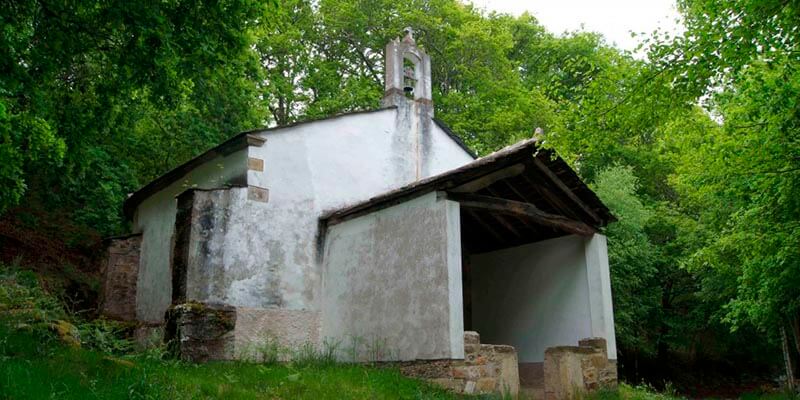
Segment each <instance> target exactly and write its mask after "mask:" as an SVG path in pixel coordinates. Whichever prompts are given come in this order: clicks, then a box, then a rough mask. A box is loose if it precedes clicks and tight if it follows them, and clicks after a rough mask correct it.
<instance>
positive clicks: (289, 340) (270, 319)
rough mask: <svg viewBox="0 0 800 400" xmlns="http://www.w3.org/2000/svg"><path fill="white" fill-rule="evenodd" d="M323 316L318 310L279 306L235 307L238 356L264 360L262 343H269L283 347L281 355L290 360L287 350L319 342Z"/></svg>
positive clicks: (235, 337) (279, 357) (278, 347)
mask: <svg viewBox="0 0 800 400" xmlns="http://www.w3.org/2000/svg"><path fill="white" fill-rule="evenodd" d="M319 320H320V316H319V312H317V311H309V310H286V309H280V308H246V307H237V308H236V327H235V328H234V332H233V334H234V341H235V349H236V350H235V352H236V354H235V357H236V358H239V359H249V360H253V361H262V359H261V358H263V354H260V351H259V347H260V346H262V347H263V345H264V344H267V343H269V345H271V346H275V347H276V348H277V349H279V350H284V351H280V353H281V354H278V359H280V360H281V361H288V360H289V356H290V354H287V352H286V351H285V350H292V349H299V348H301V347H302V346H307V345H309V344H312V345H315V346H316V345H318V344H319V343H321V339H320V321H319Z"/></svg>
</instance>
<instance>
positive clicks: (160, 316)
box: [133, 150, 247, 323]
mask: <svg viewBox="0 0 800 400" xmlns="http://www.w3.org/2000/svg"><path fill="white" fill-rule="evenodd" d="M246 168H247V151H246V150H242V151H238V152H235V153H232V154H229V155H227V156H221V157H217V158H216V159H214V160H212V161H210V162H208V163H205V164H203V165H201V166H199V167H197V168H196V169H194V170H192V171H191V172H190V173H189V174H187V175H186V176H185V177H184V178H182V179H180V180H179V181H176V182H174V183H173V184H171V185H170V186H169V187H167V188H166V189H163V190H161V191H160V192H158V193H156V194H154V195H153V196H151V197H149V198H147V199H146V200H145V201H143V202H142V203H141V204H140V205H139V207H138V208H137V210H136V214H135V216H134V221H133V226H134V231H135V232H141V233H142V235H143V236H142V250H141V259H140V265H139V278H138V281H137V293H136V314H137V317H138V319H139V320H140V321H143V322H149V323H161V322H163V320H164V312H165V311H166V310H167V307H168V306H169V305H170V301H171V298H172V282H171V279H170V259H171V247H172V234H173V229H174V226H175V211H176V205H177V202H176V200H175V196H177V195H178V194H179V193H181V192H183V191H184V190H186V189H188V188H191V187H199V188H213V187H222V186H225V185H226V184H241V183H243V181H244V180H245V177H246V170H247V169H246Z"/></svg>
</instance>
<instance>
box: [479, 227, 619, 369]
mask: <svg viewBox="0 0 800 400" xmlns="http://www.w3.org/2000/svg"><path fill="white" fill-rule="evenodd" d="M604 239H605V237H603V236H601V235H595V236H594V237H593V238H588V239H587V238H583V237H579V236H575V235H571V236H565V237H560V238H556V239H550V240H546V241H542V242H537V243H532V244H528V245H523V246H519V247H514V248H510V249H503V250H499V251H494V252H489V253H483V254H477V255H473V256H471V271H472V313H473V314H472V323H473V328H474V329H475V330H477V331H478V332H479V333H480V334H481V339H482V341H485V342H486V343H495V344H509V345H512V346H514V347H516V349H517V354H518V357H519V362H520V363H537V362H542V361H544V351H545V349H547V348H548V347H553V346H564V345H570V346H574V345H576V344H577V343H578V340H580V339H583V338H588V337H598V336H599V337H604V338H606V339H607V340H608V354H609V358H611V359H616V344H615V341H614V331H613V313H612V311H611V297H610V296H611V293H610V281H608V279H607V277H608V261H607V259H603V258H602V257H600V256H601V252H602V251H604V250H605V240H604ZM604 260H605V261H604ZM603 261H604V262H603ZM604 277H605V278H604Z"/></svg>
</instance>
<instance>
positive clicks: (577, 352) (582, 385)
mask: <svg viewBox="0 0 800 400" xmlns="http://www.w3.org/2000/svg"><path fill="white" fill-rule="evenodd" d="M579 344H580V346H558V347H551V348H549V349H547V350H546V351H545V358H544V395H545V399H547V400H562V399H572V398H575V397H580V396H583V395H584V394H585V393H589V392H592V391H595V390H597V389H600V388H602V387H609V386H614V385H616V379H617V375H616V364H614V363H613V362H611V361H609V360H608V356H607V355H606V354H607V353H606V342H605V340H604V339H602V338H588V339H583V340H581V341H580V342H579Z"/></svg>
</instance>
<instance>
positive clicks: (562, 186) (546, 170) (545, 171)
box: [533, 157, 603, 223]
mask: <svg viewBox="0 0 800 400" xmlns="http://www.w3.org/2000/svg"><path fill="white" fill-rule="evenodd" d="M533 165H535V166H536V168H538V169H539V171H541V172H542V173H543V174H544V175H545V176H546V177H547V178H548V179H549V180H550V182H552V183H553V184H554V185H556V187H557V188H558V189H559V190H561V191H562V192H563V193H564V194H565V195H566V196H567V197H568V198H569V199H570V200H572V202H573V203H575V204H576V205H577V206H578V207H580V208H581V210H583V212H585V213H586V214H587V215H589V216H590V217H592V219H594V220H595V221H596V222H597V223H602V222H603V220H602V218H600V216H598V215H597V213H596V212H594V211H592V209H590V208H589V206H587V205H586V204H585V203H584V202H583V201H581V199H579V198H578V196H577V195H575V193H574V192H573V191H572V190H570V188H568V187H567V185H565V184H564V182H563V181H561V179H560V178H559V177H558V176H556V174H555V173H553V171H551V170H550V168H548V167H547V165H544V163H543V162H542V160H540V159H539V158H538V157H533Z"/></svg>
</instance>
